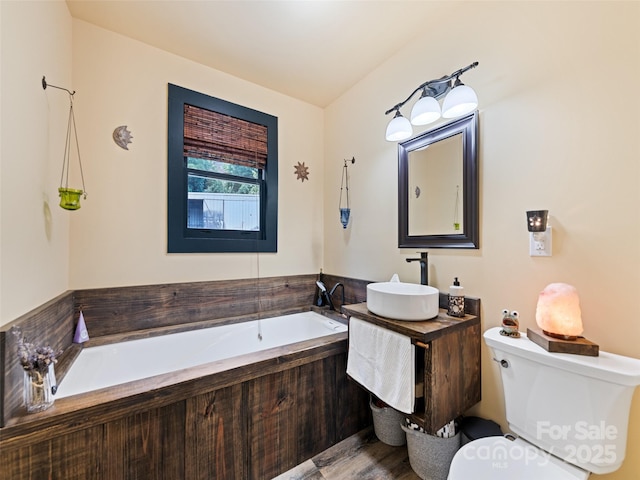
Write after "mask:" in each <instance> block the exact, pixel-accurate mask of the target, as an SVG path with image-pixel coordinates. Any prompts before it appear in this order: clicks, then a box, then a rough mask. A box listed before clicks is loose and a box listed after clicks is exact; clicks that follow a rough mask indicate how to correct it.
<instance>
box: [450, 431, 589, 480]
mask: <svg viewBox="0 0 640 480" xmlns="http://www.w3.org/2000/svg"><path fill="white" fill-rule="evenodd" d="M588 476H589V472H587V471H585V470H582V469H581V468H578V467H576V466H574V465H571V464H569V463H566V462H564V461H562V460H560V459H559V458H557V457H554V456H552V455H550V454H549V453H547V452H545V451H543V450H540V449H539V448H537V447H536V446H535V445H532V444H530V443H528V442H526V441H524V440H522V439H521V438H516V439H515V440H509V439H508V438H505V437H485V438H480V439H478V440H474V441H472V442H469V443H467V444H466V445H464V446H463V447H462V448H460V450H458V451H457V452H456V454H455V456H454V457H453V460H452V461H451V468H450V469H449V477H448V480H468V479H473V480H507V479H508V480H513V479H514V478H517V479H518V480H539V479H541V478H544V479H545V480H584V479H586V478H587V477H588Z"/></svg>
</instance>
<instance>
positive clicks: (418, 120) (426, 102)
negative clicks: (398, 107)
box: [411, 97, 441, 125]
mask: <svg viewBox="0 0 640 480" xmlns="http://www.w3.org/2000/svg"><path fill="white" fill-rule="evenodd" d="M440 116H441V115H440V104H439V103H438V101H437V100H436V99H435V98H433V97H421V98H420V100H418V101H417V102H416V103H415V105H414V106H413V108H412V109H411V123H412V124H414V125H427V124H429V123H433V122H435V121H436V120H438V119H439V118H440Z"/></svg>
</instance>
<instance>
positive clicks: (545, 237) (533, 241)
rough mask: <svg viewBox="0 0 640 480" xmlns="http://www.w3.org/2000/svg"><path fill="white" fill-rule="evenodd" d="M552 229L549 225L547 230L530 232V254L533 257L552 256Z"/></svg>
mask: <svg viewBox="0 0 640 480" xmlns="http://www.w3.org/2000/svg"><path fill="white" fill-rule="evenodd" d="M551 232H552V230H551V227H547V230H546V231H545V232H538V233H533V232H530V233H529V255H530V256H531V257H550V256H551V251H552V244H553V242H552V238H553V235H552V233H551Z"/></svg>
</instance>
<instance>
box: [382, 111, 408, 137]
mask: <svg viewBox="0 0 640 480" xmlns="http://www.w3.org/2000/svg"><path fill="white" fill-rule="evenodd" d="M412 134H413V128H412V127H411V122H410V121H409V120H407V119H406V118H404V117H403V116H402V115H401V114H400V112H398V113H396V116H395V117H393V120H391V121H390V122H389V125H387V133H386V135H385V137H386V139H387V140H388V141H389V142H399V141H401V140H405V139H407V138H409V137H410V136H411V135H412Z"/></svg>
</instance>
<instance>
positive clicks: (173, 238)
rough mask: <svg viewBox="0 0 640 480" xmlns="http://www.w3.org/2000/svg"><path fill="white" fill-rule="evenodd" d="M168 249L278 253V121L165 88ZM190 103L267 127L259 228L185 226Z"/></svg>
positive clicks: (265, 115)
mask: <svg viewBox="0 0 640 480" xmlns="http://www.w3.org/2000/svg"><path fill="white" fill-rule="evenodd" d="M168 86H169V92H168V122H167V123H168V141H167V158H168V161H167V164H168V178H167V237H168V242H167V251H168V252H169V253H210V252H277V251H278V118H277V117H274V116H273V115H269V114H266V113H263V112H259V111H257V110H253V109H251V108H247V107H243V106H241V105H237V104H235V103H231V102H228V101H226V100H222V99H219V98H216V97H211V96H209V95H205V94H203V93H198V92H195V91H193V90H188V89H186V88H183V87H179V86H177V85H173V84H171V83H170V84H168ZM185 104H188V105H194V106H196V107H200V108H205V109H207V110H211V111H214V112H218V113H222V114H224V115H229V116H231V117H235V118H239V119H242V120H246V121H248V122H252V123H256V124H259V125H264V126H266V127H267V150H268V153H267V164H266V167H265V169H264V170H262V173H263V175H262V182H261V189H260V190H261V199H260V202H261V213H260V230H259V231H257V232H255V231H240V230H237V231H236V230H232V231H229V230H226V231H225V230H208V229H193V228H187V215H188V208H187V195H188V188H187V182H188V174H189V169H188V168H187V162H186V157H185V156H184V105H185Z"/></svg>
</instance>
